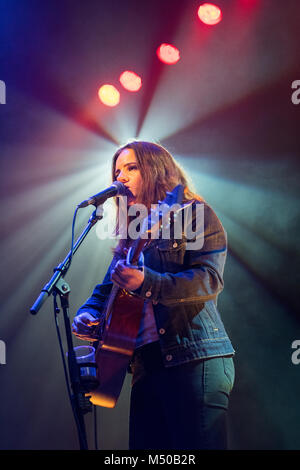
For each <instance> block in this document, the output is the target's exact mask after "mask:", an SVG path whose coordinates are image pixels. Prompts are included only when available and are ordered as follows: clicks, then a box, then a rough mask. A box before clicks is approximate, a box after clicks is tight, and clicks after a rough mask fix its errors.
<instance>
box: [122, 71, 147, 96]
mask: <svg viewBox="0 0 300 470" xmlns="http://www.w3.org/2000/svg"><path fill="white" fill-rule="evenodd" d="M120 82H121V85H122V86H123V87H124V88H125V89H126V90H128V91H139V90H140V88H141V86H142V79H141V77H139V76H138V75H137V74H136V73H134V72H130V71H129V70H126V71H125V72H123V73H121V75H120Z"/></svg>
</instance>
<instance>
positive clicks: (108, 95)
mask: <svg viewBox="0 0 300 470" xmlns="http://www.w3.org/2000/svg"><path fill="white" fill-rule="evenodd" d="M98 96H99V99H100V101H102V103H103V104H105V105H106V106H110V107H113V106H117V105H118V104H119V103H120V93H119V92H118V90H117V89H116V88H115V87H114V86H113V85H108V84H106V85H102V86H101V87H100V88H99V90H98Z"/></svg>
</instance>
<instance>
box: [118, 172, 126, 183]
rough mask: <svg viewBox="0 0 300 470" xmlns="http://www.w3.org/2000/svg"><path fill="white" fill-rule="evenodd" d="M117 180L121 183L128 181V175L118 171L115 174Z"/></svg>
mask: <svg viewBox="0 0 300 470" xmlns="http://www.w3.org/2000/svg"><path fill="white" fill-rule="evenodd" d="M117 181H121V183H125V182H126V181H128V176H126V174H125V173H123V172H122V171H120V173H119V174H118V176H117Z"/></svg>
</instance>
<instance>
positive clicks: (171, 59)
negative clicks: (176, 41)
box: [156, 44, 180, 65]
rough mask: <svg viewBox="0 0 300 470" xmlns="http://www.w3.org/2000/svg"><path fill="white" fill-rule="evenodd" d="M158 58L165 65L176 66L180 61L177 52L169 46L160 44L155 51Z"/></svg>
mask: <svg viewBox="0 0 300 470" xmlns="http://www.w3.org/2000/svg"><path fill="white" fill-rule="evenodd" d="M156 52H157V55H158V58H159V59H160V60H161V61H162V62H164V63H165V64H168V65H171V64H176V62H178V61H179V59H180V54H179V50H178V49H177V47H175V46H172V45H171V44H161V45H160V46H159V48H158V49H157V51H156Z"/></svg>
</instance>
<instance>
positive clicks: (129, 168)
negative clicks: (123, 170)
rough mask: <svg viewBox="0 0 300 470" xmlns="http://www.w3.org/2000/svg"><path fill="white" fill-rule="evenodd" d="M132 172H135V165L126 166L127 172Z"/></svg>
mask: <svg viewBox="0 0 300 470" xmlns="http://www.w3.org/2000/svg"><path fill="white" fill-rule="evenodd" d="M132 170H137V166H136V165H129V166H128V171H132Z"/></svg>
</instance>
